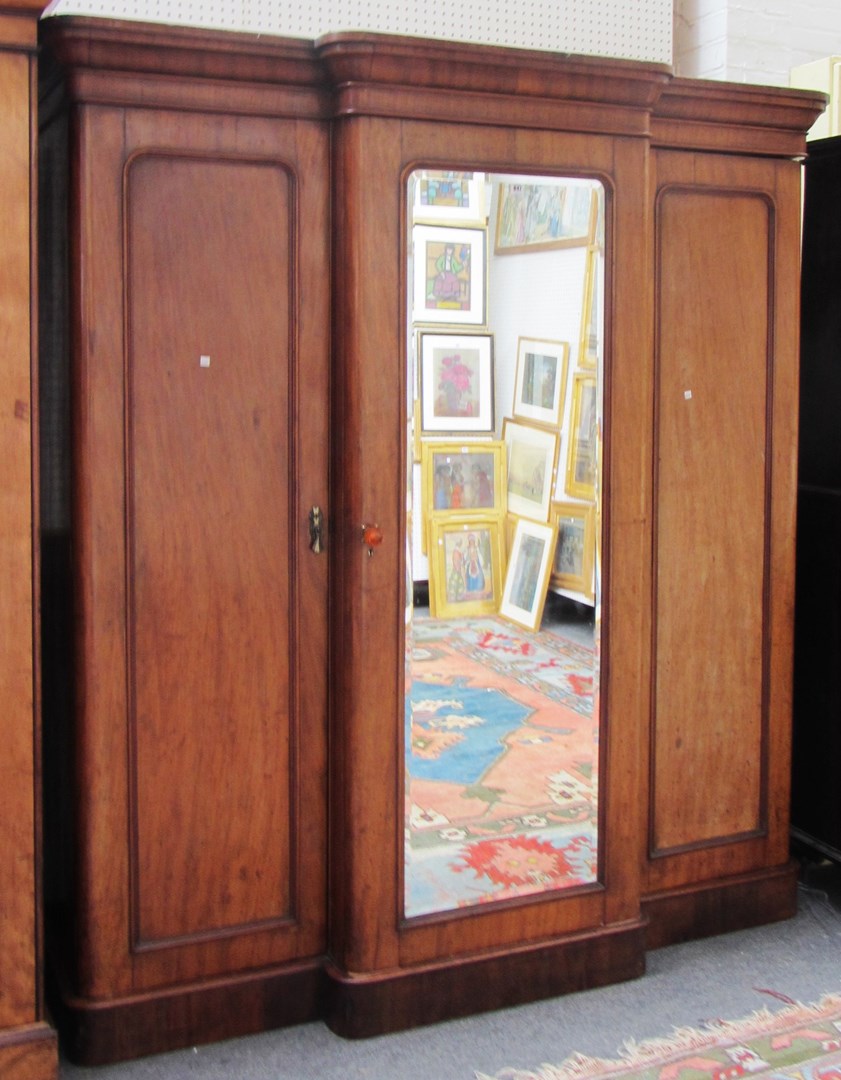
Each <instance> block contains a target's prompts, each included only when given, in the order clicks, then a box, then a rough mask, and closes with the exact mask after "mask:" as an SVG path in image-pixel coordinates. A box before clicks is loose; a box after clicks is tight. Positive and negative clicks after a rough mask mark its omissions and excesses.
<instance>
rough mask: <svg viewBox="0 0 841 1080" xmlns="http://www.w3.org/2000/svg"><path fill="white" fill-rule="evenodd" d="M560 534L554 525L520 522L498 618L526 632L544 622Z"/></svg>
mask: <svg viewBox="0 0 841 1080" xmlns="http://www.w3.org/2000/svg"><path fill="white" fill-rule="evenodd" d="M556 536H557V533H556V532H555V529H554V528H553V527H552V526H551V525H547V524H542V523H540V522H537V521H527V520H525V519H523V518H520V520H519V521H518V522H517V528H516V529H515V531H514V542H513V545H512V548H511V556H510V558H509V560H508V569H507V571H506V574H505V586H504V588H503V590H502V600H501V602H500V605H499V614H500V615H501V616H502V617H503V618H505V619H509V620H510V621H511V622H515V623H518V624H519V625H520V626H524V627H525V628H526V629H527V630H537V629H538V628H539V626H540V620H541V619H542V618H543V606H544V604H545V603H546V591H547V588H548V586H549V575H550V573H551V570H552V557H553V555H554V551H555V538H556Z"/></svg>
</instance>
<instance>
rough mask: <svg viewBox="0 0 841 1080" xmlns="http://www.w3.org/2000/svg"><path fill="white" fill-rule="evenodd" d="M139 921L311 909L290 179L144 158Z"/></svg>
mask: <svg viewBox="0 0 841 1080" xmlns="http://www.w3.org/2000/svg"><path fill="white" fill-rule="evenodd" d="M126 190H127V198H126V247H125V251H126V258H127V283H128V284H127V315H128V335H129V340H128V374H127V402H128V409H127V480H128V506H127V510H128V553H129V565H128V578H129V580H128V586H129V604H130V609H129V620H128V621H129V627H130V635H129V694H130V699H129V700H130V736H131V745H130V754H131V759H132V760H131V766H132V767H131V771H130V777H131V783H132V791H131V799H132V805H133V825H132V859H131V871H132V879H133V895H132V900H133V907H134V913H133V914H134V918H133V922H134V934H135V936H136V944H138V945H140V946H141V947H142V946H143V945H148V944H150V943H160V942H164V941H167V940H172V939H183V938H190V937H194V936H196V935H206V934H212V933H217V932H220V931H222V932H225V931H231V930H233V929H236V928H238V927H239V928H242V927H244V926H247V925H251V926H253V924H258V923H261V922H264V921H266V920H279V919H287V918H291V917H293V915H294V912H293V910H292V908H293V898H294V871H293V868H292V864H293V835H292V831H291V823H292V818H293V809H294V803H293V796H294V785H295V770H294V756H293V746H292V740H293V735H294V730H295V726H296V722H297V718H296V716H295V697H294V693H293V689H294V678H293V676H292V672H291V663H292V659H291V657H292V653H293V651H294V649H295V647H296V641H295V633H294V626H293V624H292V622H291V618H290V615H291V612H292V610H293V606H294V589H295V583H294V579H293V575H292V572H291V570H292V562H291V556H292V550H291V547H290V529H291V520H290V507H291V501H292V496H293V491H292V487H291V469H292V461H293V445H292V439H291V429H290V357H291V349H290V319H291V290H290V282H291V275H290V250H291V248H290V239H291V232H292V223H291V205H292V198H291V183H290V178H289V176H288V175H287V173H286V171H285V170H284V169H283V168H282V167H279V166H276V165H269V164H255V163H249V162H237V161H221V162H220V161H210V160H205V159H201V158H189V157H176V156H167V155H144V156H141V157H139V158H137V159H135V161H134V162H133V163H131V164H130V166H129V172H128V183H127V189H126Z"/></svg>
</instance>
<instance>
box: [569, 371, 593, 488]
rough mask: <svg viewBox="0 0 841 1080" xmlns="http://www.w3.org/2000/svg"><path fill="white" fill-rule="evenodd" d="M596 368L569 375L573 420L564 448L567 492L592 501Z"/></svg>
mask: <svg viewBox="0 0 841 1080" xmlns="http://www.w3.org/2000/svg"><path fill="white" fill-rule="evenodd" d="M597 392H598V387H597V379H596V373H595V372H588V371H576V372H575V374H574V375H573V377H572V420H571V424H570V436H569V449H568V451H567V469H566V492H567V495H571V496H572V497H573V498H576V499H585V500H586V501H588V502H593V501H594V499H595V497H596V471H597V466H598V456H599V447H598V436H599V431H598V419H599V418H598V400H597Z"/></svg>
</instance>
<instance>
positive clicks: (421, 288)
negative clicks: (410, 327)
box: [412, 225, 487, 326]
mask: <svg viewBox="0 0 841 1080" xmlns="http://www.w3.org/2000/svg"><path fill="white" fill-rule="evenodd" d="M486 238H487V231H486V230H485V229H455V228H452V229H451V228H449V227H447V226H445V225H415V226H414V228H413V229H412V242H413V248H414V261H413V270H412V274H413V292H412V296H413V305H412V319H413V320H414V322H416V323H448V324H450V325H453V326H462V325H463V326H484V324H485V304H486V265H485V242H486Z"/></svg>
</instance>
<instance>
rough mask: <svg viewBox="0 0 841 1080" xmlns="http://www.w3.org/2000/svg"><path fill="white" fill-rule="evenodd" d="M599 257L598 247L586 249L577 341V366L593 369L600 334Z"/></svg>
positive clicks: (597, 354) (597, 356) (597, 357)
mask: <svg viewBox="0 0 841 1080" xmlns="http://www.w3.org/2000/svg"><path fill="white" fill-rule="evenodd" d="M600 269H601V259H600V257H599V249H598V248H597V247H591V248H588V250H587V262H586V264H585V269H584V301H583V303H582V305H581V336H580V338H579V343H578V366H579V367H582V368H591V369H593V370H595V368H596V366H597V364H598V359H599V344H600V341H601V334H602V321H603V320H602V306H601V289H600V285H601V281H600Z"/></svg>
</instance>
